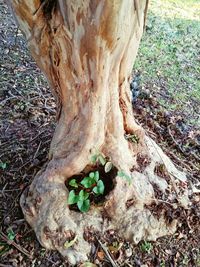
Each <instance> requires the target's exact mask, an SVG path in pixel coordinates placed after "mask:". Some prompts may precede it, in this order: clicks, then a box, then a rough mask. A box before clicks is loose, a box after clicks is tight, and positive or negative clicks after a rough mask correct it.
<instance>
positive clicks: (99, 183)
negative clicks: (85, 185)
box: [97, 180, 105, 195]
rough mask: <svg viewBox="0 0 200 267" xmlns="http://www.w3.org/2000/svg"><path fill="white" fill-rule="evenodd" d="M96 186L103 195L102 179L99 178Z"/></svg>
mask: <svg viewBox="0 0 200 267" xmlns="http://www.w3.org/2000/svg"><path fill="white" fill-rule="evenodd" d="M97 188H98V191H99V194H102V195H103V193H104V189H105V186H104V183H103V181H102V180H99V181H98V183H97Z"/></svg>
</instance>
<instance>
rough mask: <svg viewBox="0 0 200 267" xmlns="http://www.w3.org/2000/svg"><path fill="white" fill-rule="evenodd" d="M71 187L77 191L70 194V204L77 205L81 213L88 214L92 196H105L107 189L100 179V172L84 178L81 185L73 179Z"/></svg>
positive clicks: (70, 183)
mask: <svg viewBox="0 0 200 267" xmlns="http://www.w3.org/2000/svg"><path fill="white" fill-rule="evenodd" d="M69 185H70V186H71V187H74V188H75V189H74V190H71V191H70V192H69V196H68V204H69V205H74V204H76V205H77V207H78V209H79V210H80V211H81V212H87V211H88V210H89V209H90V196H91V195H96V196H98V195H103V193H104V189H105V186H104V183H103V181H102V180H100V179H99V172H98V171H95V172H90V173H89V176H87V177H84V178H83V180H82V181H81V182H80V183H78V182H77V181H76V179H72V180H71V181H70V182H69Z"/></svg>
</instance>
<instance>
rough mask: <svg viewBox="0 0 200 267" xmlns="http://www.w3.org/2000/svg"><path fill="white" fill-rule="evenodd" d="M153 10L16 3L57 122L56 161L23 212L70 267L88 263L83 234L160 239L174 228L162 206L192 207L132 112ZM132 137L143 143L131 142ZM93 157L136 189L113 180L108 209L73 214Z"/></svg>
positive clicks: (30, 192)
mask: <svg viewBox="0 0 200 267" xmlns="http://www.w3.org/2000/svg"><path fill="white" fill-rule="evenodd" d="M147 2H148V1H147V0H141V1H138V0H113V1H107V0H101V1H100V0H84V1H83V0H76V1H74V0H71V1H68V0H58V1H52V0H51V1H40V0H31V1H30V0H21V1H18V0H12V1H11V7H12V9H13V11H14V13H15V16H16V18H17V21H18V23H19V25H20V26H21V29H22V30H23V32H24V33H25V35H26V38H27V40H28V46H29V48H30V51H31V53H32V55H33V57H34V59H35V60H36V62H37V64H38V66H39V67H40V68H41V70H42V71H43V73H44V74H45V75H46V77H47V79H48V81H49V84H50V86H51V88H52V90H53V93H54V95H55V98H56V100H57V119H58V122H57V127H56V130H55V134H54V137H53V140H52V143H51V148H50V154H49V159H50V161H49V163H48V164H47V166H45V168H44V169H43V170H42V171H41V172H40V173H38V174H37V176H36V177H35V178H34V181H33V183H32V184H31V186H30V188H28V189H27V190H26V191H25V192H24V193H23V195H22V197H21V206H22V210H23V213H24V215H25V218H26V220H27V221H28V222H29V224H30V225H31V226H32V227H33V228H34V230H35V232H36V235H37V238H38V240H39V241H40V243H41V244H42V245H43V246H45V247H46V248H48V249H57V250H59V251H60V252H61V253H62V254H63V255H66V256H68V259H69V261H70V262H71V263H72V264H75V263H76V262H79V261H84V260H86V259H87V255H88V253H89V251H90V244H89V242H87V238H85V235H86V232H87V233H88V232H92V233H95V232H96V233H98V232H105V231H106V230H108V229H116V230H117V231H118V232H119V234H120V235H121V236H123V237H124V238H126V239H129V240H131V241H134V242H136V243H137V242H139V241H140V240H141V239H151V240H155V239H156V238H157V237H159V236H162V235H166V234H170V233H173V232H174V231H175V229H176V223H177V221H176V220H171V221H170V222H169V221H167V220H166V216H164V210H163V211H162V208H161V206H160V204H161V203H162V204H163V203H170V204H169V207H170V208H171V209H175V208H176V207H177V206H178V204H177V203H179V204H180V205H182V206H184V207H187V206H188V203H189V199H188V189H187V186H185V187H184V189H183V188H182V190H179V184H181V183H184V184H186V183H187V182H186V176H185V174H184V173H182V172H179V171H178V170H177V169H176V168H175V167H174V165H173V164H172V162H171V161H170V160H169V159H168V158H167V157H166V156H165V155H164V154H163V152H162V150H161V149H160V148H159V147H158V146H157V145H156V144H155V143H154V142H153V141H152V140H151V139H150V138H148V137H147V136H146V135H145V133H144V131H143V129H142V128H141V127H140V126H139V125H137V123H136V122H135V120H134V117H133V113H132V104H131V96H130V90H129V82H130V81H129V80H130V76H131V71H132V66H133V63H134V60H135V57H136V54H137V50H138V45H139V42H140V39H141V35H142V32H143V27H144V20H145V16H146V10H147V4H148V3H147ZM128 134H130V135H133V134H134V135H135V136H137V137H138V138H139V143H132V142H130V140H127V139H126V138H125V135H128ZM94 150H98V151H99V153H102V154H103V155H105V157H106V158H107V159H109V161H111V162H112V163H113V165H114V166H115V168H116V169H117V170H123V172H124V173H126V174H127V175H128V176H130V177H131V178H132V179H131V183H130V184H129V181H127V180H126V179H124V178H123V177H119V176H118V175H116V177H114V178H113V181H110V182H113V184H114V188H113V189H112V190H111V191H110V192H109V193H108V194H107V195H106V197H105V200H104V203H103V204H102V205H99V206H97V205H92V207H91V208H90V210H89V212H87V213H80V212H76V211H73V210H70V209H69V207H68V205H67V198H68V189H67V187H66V185H65V183H66V181H67V179H69V178H70V177H72V176H74V175H78V174H80V173H88V172H89V171H90V170H93V169H95V168H97V166H96V165H95V164H92V163H91V156H92V155H93V153H94ZM110 179H111V178H110ZM158 192H159V194H158ZM158 196H161V198H162V199H161V198H160V199H159V197H158ZM177 200H178V202H177ZM175 203H176V204H175ZM152 204H154V205H152ZM156 208H159V209H160V211H159V213H158V212H157V214H156V216H155V215H154V213H155V212H156V211H155V210H156ZM75 236H76V238H77V239H76V240H77V241H76V242H75V244H74V245H73V246H72V247H70V248H67V249H66V248H65V246H64V244H65V242H66V241H69V240H72V239H74V238H75Z"/></svg>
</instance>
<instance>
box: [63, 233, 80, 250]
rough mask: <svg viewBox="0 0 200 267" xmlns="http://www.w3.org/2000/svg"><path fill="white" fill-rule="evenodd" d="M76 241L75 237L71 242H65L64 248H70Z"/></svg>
mask: <svg viewBox="0 0 200 267" xmlns="http://www.w3.org/2000/svg"><path fill="white" fill-rule="evenodd" d="M76 240H77V236H75V238H74V239H72V240H71V241H66V242H65V243H64V247H65V248H70V247H72V246H73V245H74V244H75V242H76Z"/></svg>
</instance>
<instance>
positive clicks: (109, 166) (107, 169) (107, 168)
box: [104, 161, 113, 172]
mask: <svg viewBox="0 0 200 267" xmlns="http://www.w3.org/2000/svg"><path fill="white" fill-rule="evenodd" d="M112 167H113V164H112V162H110V161H108V162H107V163H106V165H105V166H104V170H105V172H109V171H110V170H111V169H112Z"/></svg>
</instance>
